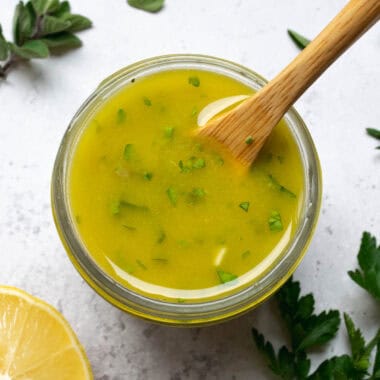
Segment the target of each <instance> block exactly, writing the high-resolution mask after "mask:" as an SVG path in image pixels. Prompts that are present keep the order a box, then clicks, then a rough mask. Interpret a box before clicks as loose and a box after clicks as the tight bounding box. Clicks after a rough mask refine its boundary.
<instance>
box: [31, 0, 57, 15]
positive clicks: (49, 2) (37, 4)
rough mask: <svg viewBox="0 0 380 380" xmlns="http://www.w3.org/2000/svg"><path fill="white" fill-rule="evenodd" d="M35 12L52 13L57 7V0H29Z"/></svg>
mask: <svg viewBox="0 0 380 380" xmlns="http://www.w3.org/2000/svg"><path fill="white" fill-rule="evenodd" d="M31 3H32V5H33V8H34V10H35V11H36V13H37V14H39V15H43V14H45V13H52V12H55V11H57V10H58V9H59V0H31Z"/></svg>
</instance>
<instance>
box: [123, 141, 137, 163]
mask: <svg viewBox="0 0 380 380" xmlns="http://www.w3.org/2000/svg"><path fill="white" fill-rule="evenodd" d="M134 156H135V149H134V147H133V144H126V145H125V146H124V151H123V157H124V160H126V161H130V160H131V159H132V158H133V157H134Z"/></svg>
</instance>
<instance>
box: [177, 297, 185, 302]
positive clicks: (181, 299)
mask: <svg viewBox="0 0 380 380" xmlns="http://www.w3.org/2000/svg"><path fill="white" fill-rule="evenodd" d="M177 302H178V303H185V300H184V299H183V298H177Z"/></svg>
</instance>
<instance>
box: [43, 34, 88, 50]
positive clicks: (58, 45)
mask: <svg viewBox="0 0 380 380" xmlns="http://www.w3.org/2000/svg"><path fill="white" fill-rule="evenodd" d="M41 41H43V42H44V43H45V44H46V45H47V46H48V48H49V50H52V49H53V50H54V49H72V48H77V47H80V46H81V45H82V42H81V40H80V39H79V38H78V37H76V36H75V35H74V34H72V33H69V32H61V33H56V34H53V35H51V36H46V37H44V38H42V39H41Z"/></svg>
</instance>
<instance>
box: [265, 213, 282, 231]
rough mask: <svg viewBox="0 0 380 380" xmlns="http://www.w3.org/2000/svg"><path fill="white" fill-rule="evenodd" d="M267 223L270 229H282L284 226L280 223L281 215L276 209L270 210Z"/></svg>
mask: <svg viewBox="0 0 380 380" xmlns="http://www.w3.org/2000/svg"><path fill="white" fill-rule="evenodd" d="M268 225H269V229H270V230H271V231H282V230H283V228H284V227H283V225H282V220H281V215H280V213H279V212H278V211H272V213H271V214H270V217H269V219H268Z"/></svg>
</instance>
